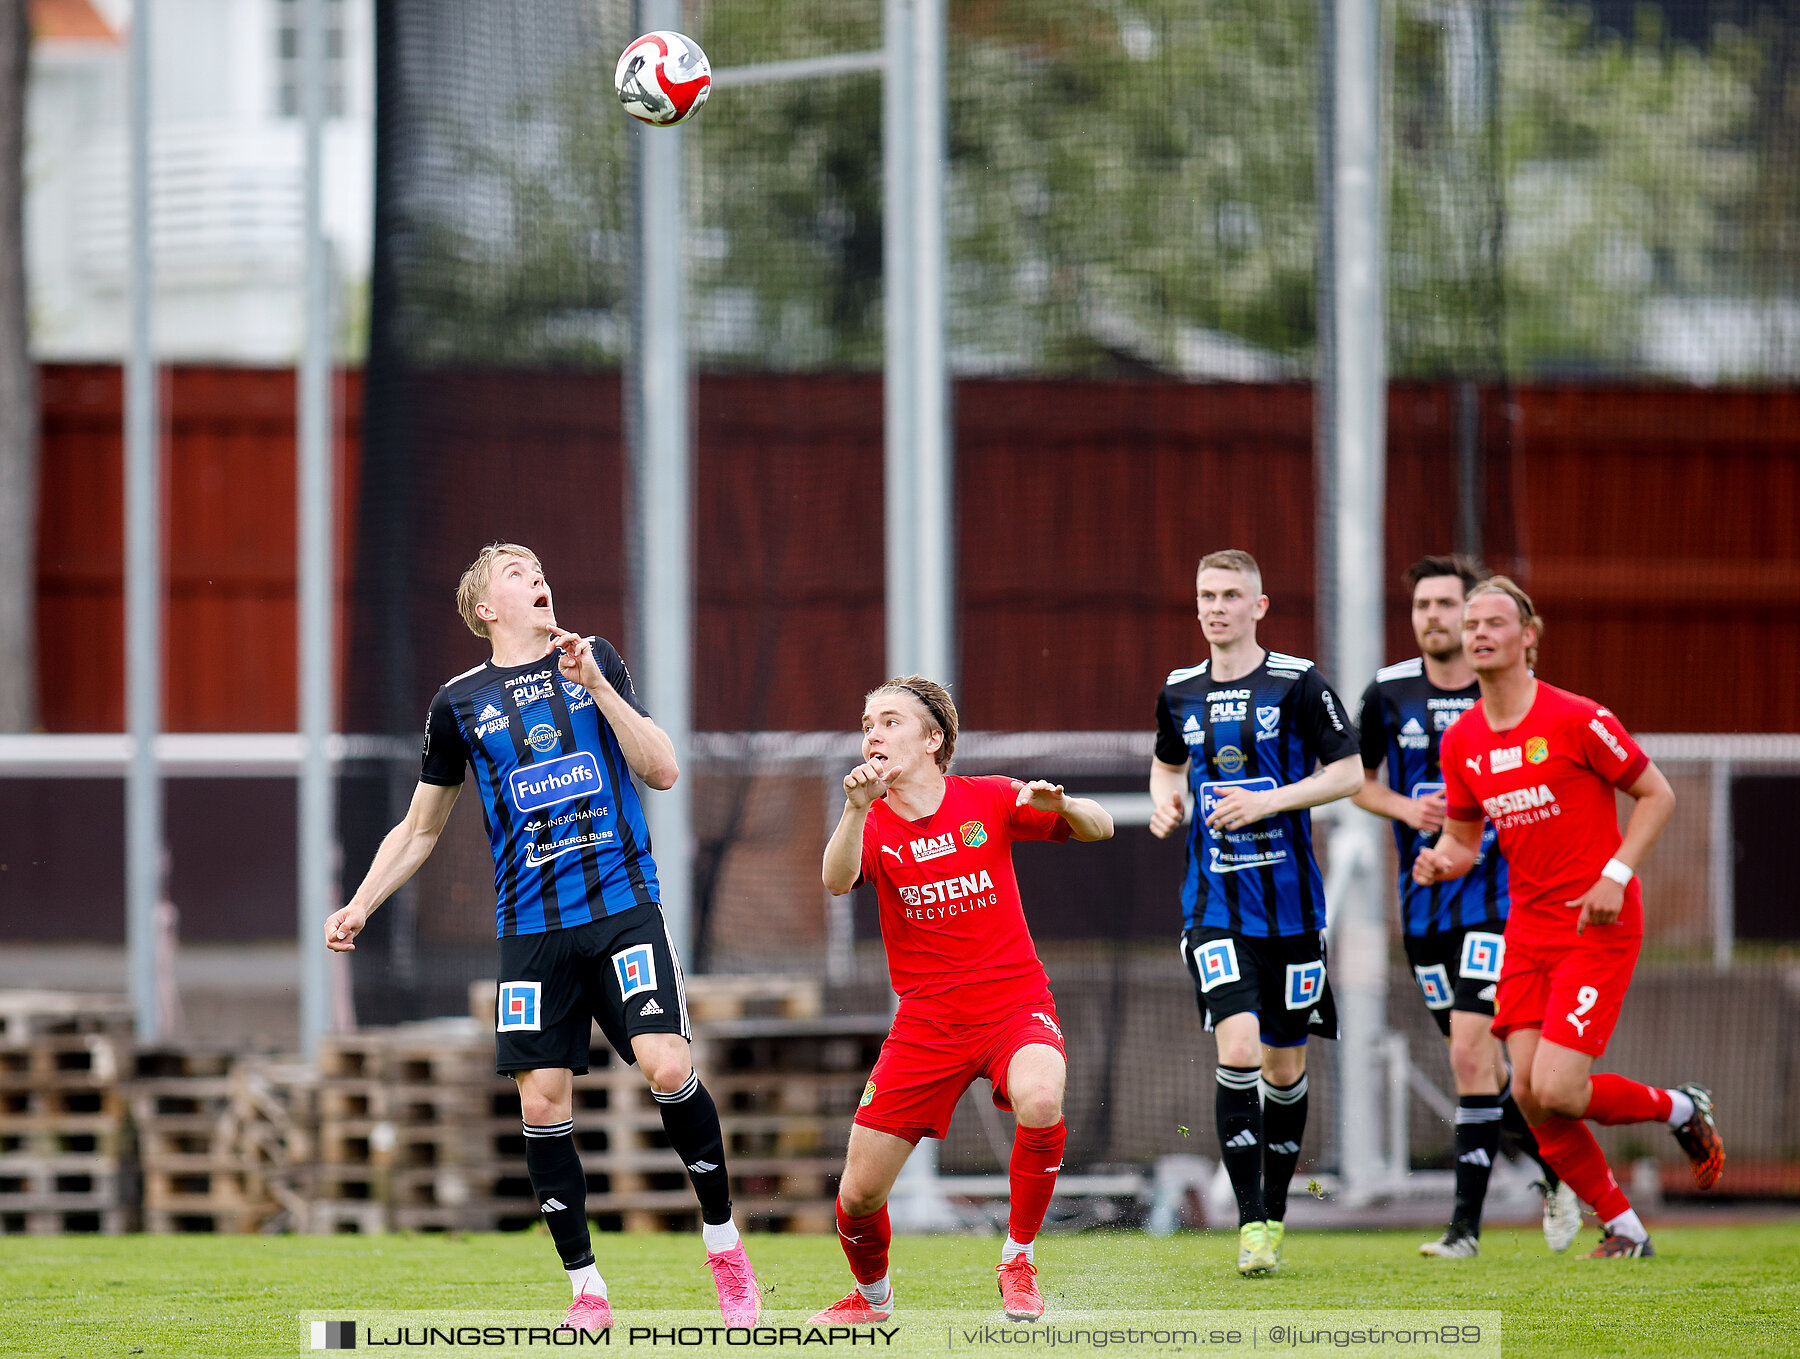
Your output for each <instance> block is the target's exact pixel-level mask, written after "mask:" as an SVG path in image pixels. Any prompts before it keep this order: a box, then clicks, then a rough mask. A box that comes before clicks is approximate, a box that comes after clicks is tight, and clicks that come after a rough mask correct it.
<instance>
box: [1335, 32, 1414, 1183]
mask: <svg viewBox="0 0 1800 1359" xmlns="http://www.w3.org/2000/svg"><path fill="white" fill-rule="evenodd" d="M1380 21H1381V6H1380V0H1337V3H1336V5H1335V9H1334V25H1333V27H1334V32H1333V35H1332V77H1331V87H1332V95H1331V108H1332V120H1331V121H1332V127H1331V129H1330V137H1331V142H1330V145H1331V148H1332V166H1331V178H1330V186H1331V190H1330V191H1331V200H1332V201H1331V209H1330V216H1329V220H1330V224H1331V246H1330V251H1331V269H1330V279H1331V287H1332V290H1333V305H1332V307H1331V315H1332V318H1333V324H1334V327H1335V331H1336V333H1335V335H1334V336H1333V337H1332V342H1331V344H1330V345H1329V347H1328V352H1329V355H1330V360H1329V361H1330V364H1331V375H1330V382H1331V401H1330V403H1329V409H1330V410H1331V412H1332V419H1333V423H1334V425H1335V430H1334V433H1333V438H1332V440H1331V453H1332V457H1331V461H1332V463H1333V469H1332V470H1333V475H1332V476H1331V477H1330V478H1329V482H1328V485H1329V494H1330V496H1331V497H1332V506H1333V514H1332V518H1333V526H1334V542H1333V544H1332V552H1333V560H1334V563H1335V568H1336V569H1335V573H1334V574H1335V581H1334V586H1335V588H1334V592H1333V593H1334V596H1335V598H1334V603H1333V610H1332V622H1333V637H1332V647H1331V654H1330V658H1329V663H1330V664H1331V666H1332V667H1333V670H1334V674H1333V678H1334V679H1335V680H1336V681H1337V684H1338V686H1339V688H1340V690H1341V692H1343V693H1346V694H1350V693H1356V692H1359V691H1360V690H1361V688H1362V686H1363V685H1365V684H1367V683H1368V681H1369V679H1370V678H1371V677H1372V676H1373V675H1374V673H1375V670H1376V669H1377V667H1379V665H1380V664H1381V661H1382V654H1381V652H1382V594H1383V585H1384V582H1383V579H1382V575H1383V571H1384V563H1383V557H1382V514H1383V508H1384V502H1385V487H1384V481H1385V472H1386V456H1387V455H1386V440H1387V430H1386V403H1387V368H1386V360H1385V355H1386V348H1385V344H1386V337H1385V334H1384V329H1383V305H1384V298H1383V284H1382V267H1381V266H1382V248H1383V216H1384V214H1383V211H1382V201H1381V192H1382V184H1383V179H1382V154H1381V52H1382V49H1381V22H1380ZM1379 835H1380V830H1379V827H1378V826H1377V824H1376V821H1375V818H1374V817H1372V816H1370V815H1369V814H1368V813H1366V812H1363V811H1360V810H1358V809H1356V808H1353V807H1352V808H1346V809H1345V810H1344V815H1343V817H1342V819H1341V820H1340V821H1339V823H1338V825H1337V828H1336V830H1335V831H1334V833H1333V835H1332V842H1331V852H1332V855H1333V856H1334V857H1336V856H1337V855H1339V854H1345V855H1348V856H1350V859H1351V862H1352V863H1353V865H1354V871H1352V872H1350V873H1349V874H1347V875H1346V887H1347V890H1346V891H1345V892H1344V895H1343V899H1341V900H1339V901H1335V902H1332V903H1330V905H1331V909H1332V910H1333V911H1334V912H1336V913H1337V915H1338V917H1339V918H1338V923H1337V928H1336V931H1335V933H1336V937H1337V942H1338V955H1337V960H1336V961H1337V969H1336V970H1337V973H1338V985H1339V998H1340V1005H1339V1010H1340V1014H1341V1017H1342V1022H1343V1038H1342V1041H1341V1043H1340V1044H1339V1072H1340V1081H1339V1089H1338V1094H1339V1102H1338V1110H1339V1115H1338V1116H1339V1120H1340V1121H1339V1129H1340V1142H1339V1149H1340V1152H1341V1155H1342V1161H1343V1165H1342V1170H1343V1176H1344V1180H1345V1185H1346V1191H1347V1197H1348V1198H1349V1200H1350V1201H1351V1202H1353V1203H1354V1202H1358V1201H1366V1200H1367V1199H1368V1198H1369V1197H1371V1196H1372V1195H1373V1194H1374V1193H1375V1192H1377V1191H1378V1188H1379V1185H1380V1181H1381V1179H1382V1168H1383V1156H1382V1151H1383V1148H1382V1139H1381V1131H1380V1130H1381V1123H1382V1107H1381V1106H1382V1100H1381V1097H1380V1090H1381V1081H1380V1079H1379V1065H1380V1057H1381V1053H1380V1051H1379V1046H1380V1043H1381V1037H1382V1033H1383V1030H1384V1028H1385V1024H1386V1014H1387V923H1386V918H1385V914H1384V899H1383V891H1382V885H1381V883H1380V881H1379V873H1380V869H1379V864H1380V862H1381V859H1380V853H1379V839H1378V837H1379ZM1388 1169H1389V1170H1391V1172H1392V1173H1394V1174H1397V1175H1404V1174H1405V1173H1406V1167H1405V1166H1393V1167H1389V1168H1388Z"/></svg>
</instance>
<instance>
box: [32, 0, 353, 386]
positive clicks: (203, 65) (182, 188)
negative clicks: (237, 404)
mask: <svg viewBox="0 0 1800 1359" xmlns="http://www.w3.org/2000/svg"><path fill="white" fill-rule="evenodd" d="M137 5H144V6H146V7H147V10H148V13H149V16H150V24H151V29H150V32H151V53H152V62H151V64H152V76H151V92H150V97H151V104H152V112H151V180H150V193H151V222H152V227H151V259H152V269H153V272H154V276H155V307H154V313H153V315H154V321H153V325H154V331H153V343H154V345H155V348H156V352H157V355H158V357H159V358H160V359H163V360H165V361H170V362H223V363H245V364H290V363H293V362H294V361H295V360H296V359H297V357H298V354H299V350H300V342H301V326H302V299H301V271H302V264H303V258H302V240H301V236H302V230H301V228H302V210H303V197H302V193H303V185H302V177H301V172H302V166H303V160H302V154H303V148H302V127H301V123H300V119H299V111H298V102H299V101H298V97H297V88H296V80H297V76H298V68H299V59H298V38H299V34H298V30H297V25H298V22H299V6H298V5H297V4H296V3H295V0H34V2H33V4H32V19H33V29H34V41H33V50H32V73H31V94H30V103H29V106H28V113H27V118H28V122H27V129H26V135H27V153H26V204H25V240H26V270H27V275H28V277H29V281H30V289H31V325H32V347H33V352H34V353H35V355H36V356H37V357H38V358H39V359H40V360H44V361H59V360H60V361H115V360H118V359H120V358H122V357H123V355H124V353H125V348H126V334H127V298H126V268H125V265H126V242H127V221H128V219H127V201H128V200H127V178H126V172H127V165H126V148H127V144H128V136H127V131H128V130H127V127H126V123H125V117H126V110H127V106H128V101H127V93H128V92H127V85H126V81H127V75H128V58H129V53H128V50H127V43H128V34H129V30H130V25H131V21H132V13H133V10H134V8H135V7H136V6H137ZM326 11H327V14H328V16H329V17H328V19H327V24H328V35H329V36H328V40H327V43H328V46H327V52H328V57H327V61H328V77H327V79H328V82H329V86H330V96H329V97H330V107H331V111H332V116H331V117H330V119H329V121H328V122H327V123H326V128H325V141H324V154H325V170H324V217H325V230H326V234H327V236H328V237H329V239H330V241H331V246H332V259H333V266H334V270H335V275H336V279H337V281H338V288H337V297H338V299H339V315H340V324H339V326H338V330H339V336H340V339H339V344H338V348H339V351H340V353H345V352H360V347H361V343H362V339H361V336H362V329H363V327H362V319H363V315H364V312H365V302H364V299H365V298H366V294H367V280H368V276H369V254H370V242H371V237H372V234H373V215H374V209H373V198H374V168H373V167H374V107H375V98H374V34H373V25H372V5H371V0H326Z"/></svg>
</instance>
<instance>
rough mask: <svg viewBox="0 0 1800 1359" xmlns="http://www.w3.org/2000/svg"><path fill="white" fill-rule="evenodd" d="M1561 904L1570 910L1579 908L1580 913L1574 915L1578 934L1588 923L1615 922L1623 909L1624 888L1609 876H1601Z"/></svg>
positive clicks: (1602, 923) (1609, 923)
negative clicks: (1590, 885) (1580, 892)
mask: <svg viewBox="0 0 1800 1359" xmlns="http://www.w3.org/2000/svg"><path fill="white" fill-rule="evenodd" d="M1563 905H1565V906H1567V907H1568V908H1569V909H1570V910H1575V909H1577V908H1579V909H1580V911H1581V914H1580V915H1578V916H1576V917H1575V933H1577V934H1580V933H1581V932H1582V931H1583V930H1585V929H1586V928H1587V927H1588V926H1589V925H1611V924H1614V923H1616V922H1617V921H1618V919H1619V912H1620V911H1622V910H1624V909H1625V889H1624V888H1623V887H1621V886H1619V884H1618V883H1616V882H1614V881H1613V880H1612V879H1611V878H1601V879H1600V880H1599V881H1598V882H1596V883H1595V884H1594V885H1593V886H1592V887H1590V888H1588V889H1587V891H1585V892H1583V893H1582V894H1581V895H1580V896H1578V897H1576V898H1575V900H1573V901H1565V902H1564V903H1563Z"/></svg>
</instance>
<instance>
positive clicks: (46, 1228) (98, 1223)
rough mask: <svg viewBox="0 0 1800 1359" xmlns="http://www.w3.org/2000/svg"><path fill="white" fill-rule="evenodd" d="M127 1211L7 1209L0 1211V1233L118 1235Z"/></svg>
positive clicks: (122, 1227) (110, 1209) (121, 1230)
mask: <svg viewBox="0 0 1800 1359" xmlns="http://www.w3.org/2000/svg"><path fill="white" fill-rule="evenodd" d="M126 1222H127V1212H126V1210H125V1209H124V1208H98V1209H93V1208H78V1209H40V1210H34V1211H23V1212H9V1211H6V1210H0V1235H6V1236H63V1235H68V1234H75V1233H99V1234H101V1235H103V1236H119V1235H121V1234H123V1232H124V1231H125V1227H126Z"/></svg>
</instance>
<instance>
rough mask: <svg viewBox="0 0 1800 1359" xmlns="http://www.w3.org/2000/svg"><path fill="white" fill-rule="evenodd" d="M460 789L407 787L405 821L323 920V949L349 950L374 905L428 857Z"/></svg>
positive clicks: (393, 891)
mask: <svg viewBox="0 0 1800 1359" xmlns="http://www.w3.org/2000/svg"><path fill="white" fill-rule="evenodd" d="M460 792H462V788H461V787H460V786H448V787H446V786H444V785H441V784H436V783H421V784H419V786H418V787H416V788H414V789H413V799H412V806H410V807H408V808H407V809H406V818H405V820H403V821H401V823H400V824H399V825H398V826H395V827H394V828H393V829H392V830H391V831H389V832H388V833H387V835H386V836H385V837H384V838H383V839H382V842H381V848H380V849H378V850H376V851H375V862H374V863H372V864H370V865H369V871H368V872H367V873H366V874H364V875H363V880H362V886H360V887H358V888H357V889H356V895H355V896H353V897H351V898H350V904H349V905H348V906H345V907H343V908H342V909H341V910H337V911H333V912H332V913H331V916H330V918H329V919H327V920H326V922H325V947H326V948H328V949H331V950H332V951H333V952H335V953H349V952H352V951H353V950H354V949H355V948H356V936H357V935H359V934H361V933H362V928H363V926H364V925H366V924H368V923H369V917H370V916H371V915H373V914H374V913H375V908H376V907H377V906H379V905H381V903H382V902H384V901H386V900H387V899H388V898H389V897H391V896H392V895H393V894H394V893H395V892H396V891H397V890H398V889H399V887H400V885H401V884H402V883H404V882H405V881H406V880H407V879H408V878H410V877H412V875H413V874H414V873H417V872H418V871H419V865H420V864H422V863H424V862H425V860H427V859H429V858H430V857H431V851H432V850H433V849H435V848H437V842H438V836H439V835H441V834H443V830H444V823H445V822H447V821H448V820H449V819H450V809H451V808H452V807H454V806H456V796H457V794H458V793H460Z"/></svg>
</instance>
